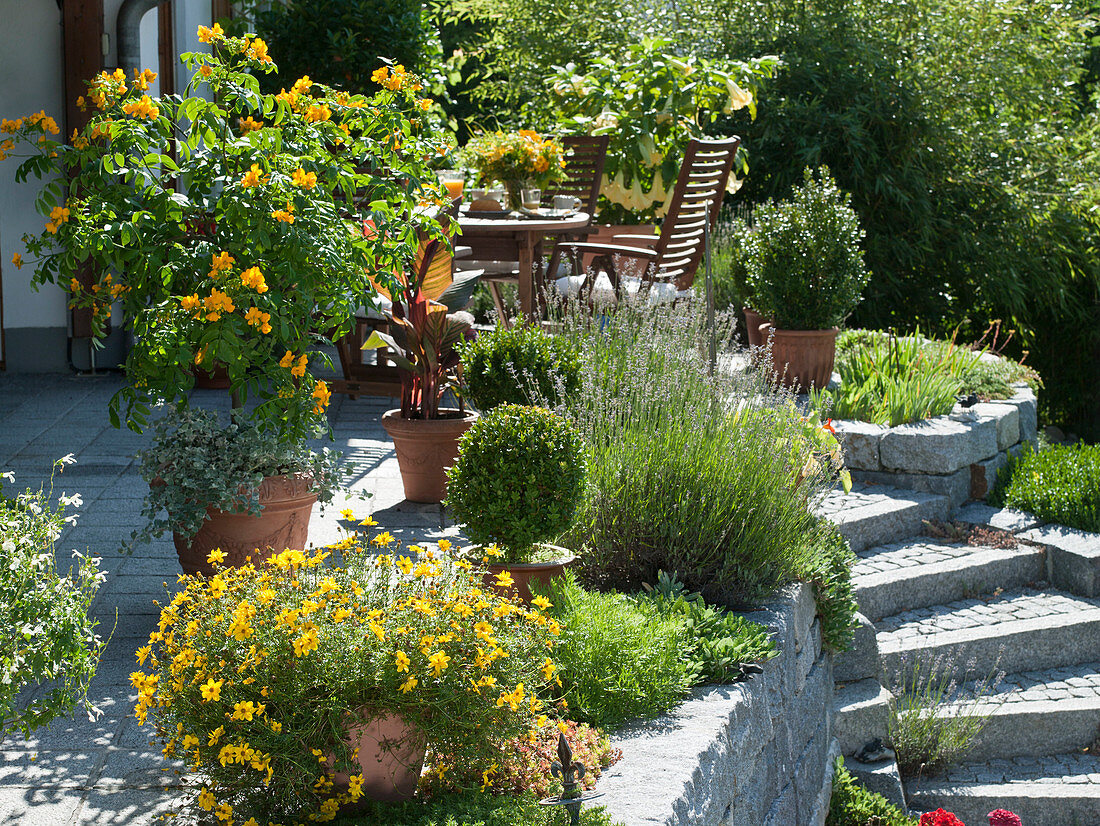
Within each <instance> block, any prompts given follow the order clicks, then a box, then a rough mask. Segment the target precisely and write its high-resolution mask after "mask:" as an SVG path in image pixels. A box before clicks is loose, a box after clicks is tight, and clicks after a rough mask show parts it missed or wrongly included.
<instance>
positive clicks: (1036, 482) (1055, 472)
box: [989, 443, 1100, 532]
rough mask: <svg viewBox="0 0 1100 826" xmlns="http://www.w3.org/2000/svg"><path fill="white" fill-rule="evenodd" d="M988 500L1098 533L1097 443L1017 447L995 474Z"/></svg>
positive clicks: (1099, 465)
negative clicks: (994, 482)
mask: <svg viewBox="0 0 1100 826" xmlns="http://www.w3.org/2000/svg"><path fill="white" fill-rule="evenodd" d="M989 501H990V504H993V505H997V506H998V507H1002V508H1017V509H1019V510H1023V511H1027V512H1028V513H1033V514H1035V515H1036V516H1038V517H1039V518H1040V519H1043V520H1045V521H1047V522H1054V523H1056V524H1058V525H1065V526H1067V527H1070V528H1077V529H1079V530H1082V531H1093V532H1100V445H1086V444H1083V443H1078V444H1075V445H1056V446H1053V447H1048V448H1045V449H1043V450H1034V449H1032V448H1031V446H1030V445H1025V447H1024V450H1023V452H1022V453H1021V454H1020V455H1019V456H1018V457H1016V458H1015V459H1014V460H1012V461H1010V462H1009V463H1008V464H1007V465H1006V466H1005V467H1003V468H1002V469H1001V471H1000V473H998V474H997V484H996V485H995V486H994V488H993V492H992V493H991V494H990V496H989Z"/></svg>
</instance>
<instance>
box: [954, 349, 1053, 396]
mask: <svg viewBox="0 0 1100 826" xmlns="http://www.w3.org/2000/svg"><path fill="white" fill-rule="evenodd" d="M1021 382H1022V383H1024V384H1026V385H1027V386H1028V387H1030V388H1031V389H1032V390H1038V389H1039V388H1040V387H1042V386H1043V383H1042V379H1040V378H1039V374H1038V373H1037V372H1036V371H1035V370H1033V369H1032V368H1031V367H1029V366H1027V365H1026V364H1020V362H1018V361H1015V360H1014V359H1010V358H1008V357H1007V356H1000V357H999V358H997V359H985V358H983V359H979V360H978V361H977V362H975V363H974V366H973V368H972V369H970V370H969V371H968V372H967V373H966V374H965V375H963V377H962V388H961V389H960V390H959V392H960V393H965V394H967V395H969V394H971V393H973V394H974V395H976V396H977V397H978V398H980V399H981V400H982V401H988V400H989V399H1010V398H1012V395H1013V394H1014V393H1015V392H1016V388H1015V387H1013V386H1012V385H1014V384H1020V383H1021Z"/></svg>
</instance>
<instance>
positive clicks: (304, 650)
mask: <svg viewBox="0 0 1100 826" xmlns="http://www.w3.org/2000/svg"><path fill="white" fill-rule="evenodd" d="M319 645H320V642H319V641H318V639H317V629H316V628H310V629H308V630H307V631H306V632H305V633H304V634H302V635H301V636H300V637H298V638H297V639H296V640H294V656H295V657H304V656H305V655H306V654H308V653H309V652H310V651H316V650H317V647H318V646H319Z"/></svg>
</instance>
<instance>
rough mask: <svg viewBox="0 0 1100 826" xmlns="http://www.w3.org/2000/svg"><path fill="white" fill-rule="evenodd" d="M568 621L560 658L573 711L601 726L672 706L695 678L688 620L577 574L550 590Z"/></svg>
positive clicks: (557, 651)
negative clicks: (596, 587)
mask: <svg viewBox="0 0 1100 826" xmlns="http://www.w3.org/2000/svg"><path fill="white" fill-rule="evenodd" d="M545 592H546V595H547V596H548V597H549V599H550V602H551V603H552V606H551V607H550V609H549V613H550V614H551V615H552V616H554V617H555V618H556V619H557V620H558V621H559V622H560V623H561V627H562V630H561V635H560V636H559V637H558V642H557V644H556V645H555V646H554V659H555V661H556V662H557V664H558V669H559V672H558V673H559V676H560V677H561V681H562V695H561V696H562V697H563V698H564V699H565V701H566V702H567V703H568V713H569V716H570V717H572V718H573V719H574V720H578V721H580V722H585V723H590V724H592V725H594V726H599V727H601V728H611V729H613V728H616V727H618V726H621V725H622V724H623V723H626V722H627V721H629V720H634V719H651V718H653V717H656V716H658V715H660V714H663V713H664V712H666V711H668V710H670V709H672V708H673V707H674V706H676V705H677V704H678V703H679V702H680V701H681V700H683V699H684V694H685V692H686V691H687V689H688V688H689V687H690V686H691V684H692V682H693V675H692V673H691V671H690V670H689V668H688V662H687V660H686V659H685V658H684V657H683V656H681V651H682V648H683V643H684V641H685V631H684V629H685V622H684V619H683V618H682V617H681V616H677V615H661V614H660V613H659V612H657V611H656V610H654V609H653V608H652V607H648V606H646V605H644V604H639V603H638V602H636V601H635V600H633V599H631V598H630V597H628V596H626V595H624V594H616V593H601V592H599V591H587V590H585V589H584V588H581V587H580V586H579V585H578V584H577V581H576V579H575V577H574V576H573V575H572V573H567V574H566V576H565V577H564V578H563V579H556V580H553V581H552V582H551V583H550V585H549V587H548V588H546V589H545Z"/></svg>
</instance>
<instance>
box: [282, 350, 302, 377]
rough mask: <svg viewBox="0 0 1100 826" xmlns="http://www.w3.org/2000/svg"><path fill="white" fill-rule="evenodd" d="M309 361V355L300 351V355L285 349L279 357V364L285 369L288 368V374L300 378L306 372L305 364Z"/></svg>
mask: <svg viewBox="0 0 1100 826" xmlns="http://www.w3.org/2000/svg"><path fill="white" fill-rule="evenodd" d="M308 363H309V356H307V355H306V354H305V353H302V355H300V356H295V355H294V354H293V353H292V352H290V351H289V350H287V351H286V355H285V356H283V357H282V358H281V359H279V366H280V367H282V368H284V369H286V368H289V369H290V375H292V376H294V377H295V378H299V379H300V378H301V377H302V376H304V375H305V374H306V365H307V364H308Z"/></svg>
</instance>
